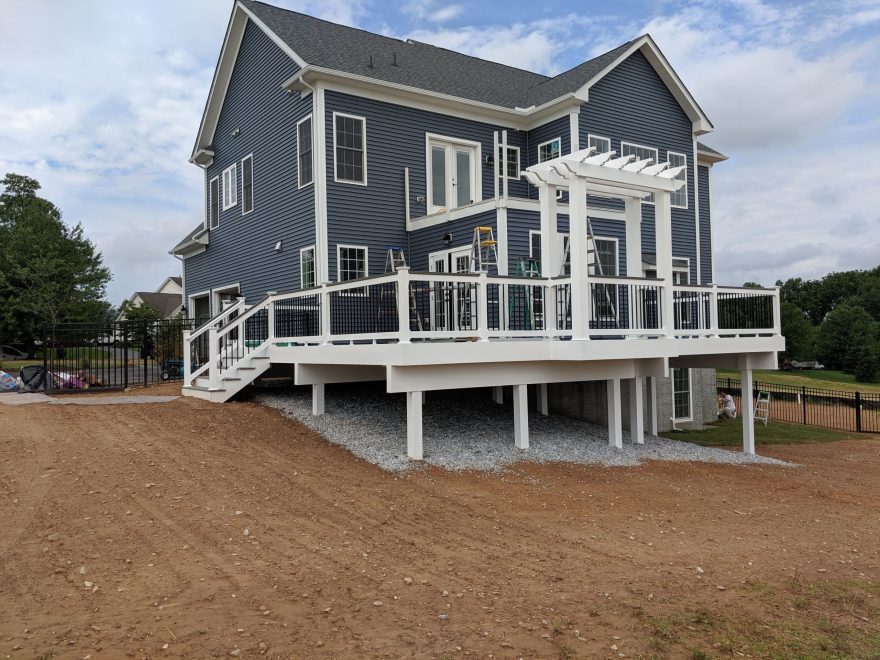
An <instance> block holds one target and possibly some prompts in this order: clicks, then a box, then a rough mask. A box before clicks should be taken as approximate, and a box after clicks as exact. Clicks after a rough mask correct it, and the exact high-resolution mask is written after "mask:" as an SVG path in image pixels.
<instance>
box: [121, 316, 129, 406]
mask: <svg viewBox="0 0 880 660" xmlns="http://www.w3.org/2000/svg"><path fill="white" fill-rule="evenodd" d="M130 324H131V321H123V322H122V388H123V389H126V390H127V389H128V326H129V325H130Z"/></svg>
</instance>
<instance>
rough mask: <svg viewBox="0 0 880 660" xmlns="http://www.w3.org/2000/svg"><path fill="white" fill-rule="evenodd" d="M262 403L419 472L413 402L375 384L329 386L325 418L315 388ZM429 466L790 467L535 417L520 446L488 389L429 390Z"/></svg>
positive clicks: (268, 396) (384, 462)
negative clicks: (410, 425) (412, 444)
mask: <svg viewBox="0 0 880 660" xmlns="http://www.w3.org/2000/svg"><path fill="white" fill-rule="evenodd" d="M256 400H257V401H259V402H260V403H262V404H264V405H267V406H270V407H272V408H277V409H278V410H280V411H281V412H282V413H283V414H284V415H285V416H287V417H291V418H293V419H297V420H299V421H301V422H302V423H304V424H305V425H306V426H308V427H309V428H311V429H314V430H315V431H317V432H318V433H320V434H321V435H322V436H324V437H325V438H327V439H328V440H329V441H330V442H333V443H335V444H338V445H341V446H343V447H345V448H347V449H349V450H350V451H351V452H352V453H353V454H355V455H356V456H359V457H360V458H363V459H364V460H366V461H369V462H370V463H374V464H376V465H378V466H379V467H381V468H383V469H385V470H390V471H394V472H402V471H405V470H409V469H413V468H415V467H418V465H419V464H418V462H416V461H411V460H409V458H407V455H406V397H405V395H403V394H387V393H385V391H384V389H381V388H380V387H377V386H374V385H358V386H350V385H349V386H342V385H339V386H330V385H328V386H327V387H326V396H325V414H324V415H323V416H320V417H314V416H312V404H311V388H297V389H293V390H284V391H274V392H264V393H260V394H257V395H256ZM423 415H424V417H423V433H424V461H425V463H428V464H431V465H436V466H438V467H442V468H445V469H447V470H482V471H495V470H501V469H504V468H505V467H506V466H509V465H511V464H513V463H516V462H519V461H530V462H536V463H548V462H563V463H583V464H587V465H606V466H628V465H638V464H639V463H641V462H642V461H646V460H659V461H699V462H705V463H736V464H755V463H759V464H773V465H786V466H791V465H793V464H791V463H786V462H784V461H780V460H777V459H774V458H767V457H764V456H750V455H748V454H743V453H741V452H738V451H728V450H725V449H716V448H712V447H701V446H699V445H695V444H692V443H689V442H681V441H677V440H667V439H665V438H658V437H656V436H646V437H645V444H644V445H635V444H633V443H632V442H631V440H630V437H629V433H627V432H626V431H624V433H623V449H622V450H618V449H614V448H613V447H610V446H609V445H608V435H607V429H606V428H605V427H602V426H596V425H595V424H590V423H587V422H582V421H578V420H574V419H569V418H568V417H561V416H556V415H551V416H548V417H545V416H543V415H540V414H538V413H537V412H535V411H529V444H530V448H529V449H528V450H519V449H517V448H516V447H515V446H514V443H513V404H512V403H510V402H507V403H505V404H504V405H497V404H495V403H493V402H492V399H491V397H490V395H489V394H488V392H487V391H486V390H460V391H443V392H428V394H427V399H426V401H425V405H424V407H423Z"/></svg>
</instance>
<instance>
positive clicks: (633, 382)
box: [629, 378, 645, 445]
mask: <svg viewBox="0 0 880 660" xmlns="http://www.w3.org/2000/svg"><path fill="white" fill-rule="evenodd" d="M644 380H645V379H644V378H632V379H630V381H629V434H630V437H631V438H632V441H633V444H637V445H643V444H645V418H644V401H643V397H642V385H643V383H644Z"/></svg>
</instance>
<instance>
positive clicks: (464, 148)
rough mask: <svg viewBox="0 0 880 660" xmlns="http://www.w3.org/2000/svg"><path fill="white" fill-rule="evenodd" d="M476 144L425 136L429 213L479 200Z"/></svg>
mask: <svg viewBox="0 0 880 660" xmlns="http://www.w3.org/2000/svg"><path fill="white" fill-rule="evenodd" d="M478 170H479V160H478V146H477V145H476V144H471V143H466V142H458V141H453V140H448V139H440V138H433V137H429V138H428V177H427V178H428V213H437V212H439V211H443V210H445V209H454V208H458V207H459V206H467V205H468V204H473V203H474V202H477V201H479V197H480V190H479V189H480V185H479V183H480V182H479V178H478V176H479V174H478Z"/></svg>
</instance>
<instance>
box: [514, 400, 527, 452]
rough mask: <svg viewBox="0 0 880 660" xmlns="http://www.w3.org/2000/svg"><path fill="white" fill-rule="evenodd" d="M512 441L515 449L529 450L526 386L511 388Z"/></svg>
mask: <svg viewBox="0 0 880 660" xmlns="http://www.w3.org/2000/svg"><path fill="white" fill-rule="evenodd" d="M513 439H514V442H515V443H516V447H517V449H528V448H529V393H528V387H527V386H526V385H514V386H513Z"/></svg>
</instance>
